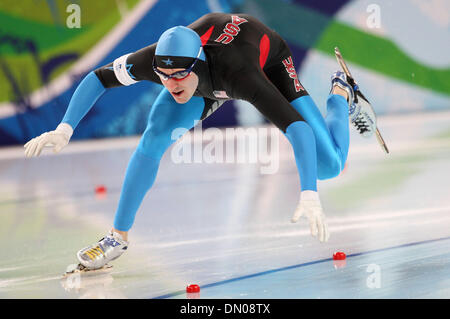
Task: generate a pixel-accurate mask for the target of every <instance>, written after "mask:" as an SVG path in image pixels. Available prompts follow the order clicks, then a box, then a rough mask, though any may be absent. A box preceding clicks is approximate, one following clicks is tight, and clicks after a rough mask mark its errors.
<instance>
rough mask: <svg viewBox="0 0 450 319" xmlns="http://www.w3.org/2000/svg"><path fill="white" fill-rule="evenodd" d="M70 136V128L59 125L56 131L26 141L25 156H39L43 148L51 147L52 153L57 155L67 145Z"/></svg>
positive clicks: (71, 132)
mask: <svg viewBox="0 0 450 319" xmlns="http://www.w3.org/2000/svg"><path fill="white" fill-rule="evenodd" d="M72 134H73V129H72V127H71V126H70V125H69V124H67V123H61V124H59V125H58V127H57V128H56V130H54V131H50V132H46V133H43V134H41V135H39V136H38V137H35V138H33V139H32V140H30V141H28V143H27V144H25V145H24V147H25V156H26V157H32V156H39V155H40V154H41V152H42V149H43V148H44V147H45V146H47V147H53V152H54V153H59V152H60V151H61V150H62V149H63V148H64V147H65V146H66V145H67V144H68V143H69V140H70V138H71V137H72Z"/></svg>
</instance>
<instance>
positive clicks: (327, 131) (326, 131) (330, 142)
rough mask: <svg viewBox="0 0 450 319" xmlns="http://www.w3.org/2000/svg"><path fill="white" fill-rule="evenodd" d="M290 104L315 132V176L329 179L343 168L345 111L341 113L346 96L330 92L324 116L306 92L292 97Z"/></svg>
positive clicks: (344, 159)
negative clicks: (326, 113) (293, 98)
mask: <svg viewBox="0 0 450 319" xmlns="http://www.w3.org/2000/svg"><path fill="white" fill-rule="evenodd" d="M291 104H292V105H293V106H294V108H295V109H296V110H297V111H298V112H299V113H300V115H301V116H302V117H303V118H304V119H305V121H306V122H307V123H308V124H309V125H310V126H311V128H312V130H313V132H314V135H315V138H316V149H317V171H318V173H317V175H318V178H319V179H328V178H332V177H335V176H337V175H339V173H340V172H341V171H342V169H343V168H344V165H345V161H346V159H347V153H348V138H349V137H348V118H347V113H345V117H343V116H342V114H343V110H345V112H348V104H347V101H346V100H345V98H344V97H342V96H340V95H335V94H332V95H330V97H329V99H328V101H327V110H328V115H327V118H326V120H325V119H324V118H323V117H322V114H321V113H320V111H319V109H318V108H317V106H316V104H315V103H314V101H313V100H312V98H311V97H310V96H309V95H306V96H302V97H299V98H297V99H295V100H293V101H292V102H291ZM330 115H331V116H330ZM345 127H347V129H345ZM346 145H347V146H346Z"/></svg>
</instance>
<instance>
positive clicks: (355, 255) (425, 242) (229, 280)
mask: <svg viewBox="0 0 450 319" xmlns="http://www.w3.org/2000/svg"><path fill="white" fill-rule="evenodd" d="M449 239H450V236H449V237H444V238H438V239H430V240H424V241H419V242H412V243H406V244H402V245H398V246H392V247H385V248H380V249H374V250H369V251H365V252H359V253H354V254H349V255H347V258H352V257H357V256H363V255H369V254H373V253H378V252H383V251H389V250H394V249H399V248H405V247H412V246H418V245H423V244H429V243H435V242H439V241H445V240H449ZM332 260H333V258H326V259H320V260H315V261H310V262H306V263H302V264H297V265H292V266H286V267H281V268H276V269H271V270H266V271H262V272H257V273H254V274H249V275H245V276H241V277H236V278H231V279H227V280H221V281H217V282H213V283H210V284H206V285H200V286H201V288H202V289H205V288H210V287H215V286H220V285H224V284H228V283H232V282H236V281H241V280H245V279H249V278H254V277H260V276H264V275H269V274H273V273H276V272H281V271H286V270H291V269H295V268H302V267H306V266H310V265H315V264H321V263H324V262H329V261H332ZM185 293H186V292H185V291H184V290H179V291H175V292H172V293H168V294H165V295H160V296H157V297H152V298H150V299H167V298H171V297H176V296H179V295H182V294H185Z"/></svg>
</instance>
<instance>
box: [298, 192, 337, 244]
mask: <svg viewBox="0 0 450 319" xmlns="http://www.w3.org/2000/svg"><path fill="white" fill-rule="evenodd" d="M302 216H304V217H306V218H308V219H309V227H310V229H311V235H312V236H314V237H316V236H317V237H318V239H319V240H320V241H321V242H326V241H328V238H330V233H329V232H328V225H327V222H326V220H325V215H324V213H323V210H322V205H321V204H320V200H319V196H318V194H317V192H314V191H303V192H302V193H301V197H300V203H299V205H298V206H297V209H296V210H295V213H294V216H292V219H291V222H293V223H296V222H297V221H298V220H299V219H300V217H302Z"/></svg>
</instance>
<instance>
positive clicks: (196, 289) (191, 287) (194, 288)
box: [186, 285, 200, 293]
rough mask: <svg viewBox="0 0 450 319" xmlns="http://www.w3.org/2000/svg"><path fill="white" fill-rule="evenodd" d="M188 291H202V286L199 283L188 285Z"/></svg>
mask: <svg viewBox="0 0 450 319" xmlns="http://www.w3.org/2000/svg"><path fill="white" fill-rule="evenodd" d="M186 292H187V293H193V292H200V287H199V286H198V285H189V286H187V287H186Z"/></svg>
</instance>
